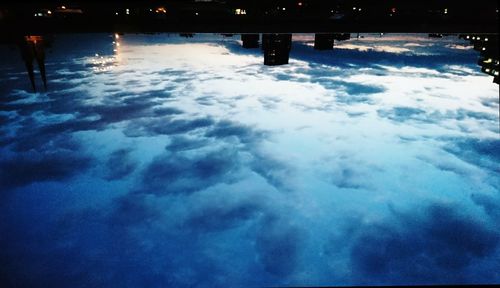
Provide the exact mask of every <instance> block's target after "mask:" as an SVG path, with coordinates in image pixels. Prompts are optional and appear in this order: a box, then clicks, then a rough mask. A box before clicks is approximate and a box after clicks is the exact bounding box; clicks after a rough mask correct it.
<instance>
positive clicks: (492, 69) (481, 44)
mask: <svg viewBox="0 0 500 288" xmlns="http://www.w3.org/2000/svg"><path fill="white" fill-rule="evenodd" d="M459 38H461V39H465V40H468V41H469V43H470V44H472V45H474V50H476V51H479V53H480V56H479V60H478V62H477V64H478V65H479V66H481V71H482V72H483V73H486V74H488V75H491V76H493V82H494V83H496V84H499V79H498V75H499V72H500V69H499V68H500V67H499V57H498V48H499V47H498V34H473V35H468V34H462V35H459Z"/></svg>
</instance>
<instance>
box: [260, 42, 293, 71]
mask: <svg viewBox="0 0 500 288" xmlns="http://www.w3.org/2000/svg"><path fill="white" fill-rule="evenodd" d="M291 48H292V34H262V50H264V65H268V66H275V65H283V64H288V60H289V58H290V50H291Z"/></svg>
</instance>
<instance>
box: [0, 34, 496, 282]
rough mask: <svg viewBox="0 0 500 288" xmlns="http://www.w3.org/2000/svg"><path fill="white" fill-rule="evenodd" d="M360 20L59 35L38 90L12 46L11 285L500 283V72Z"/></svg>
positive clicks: (421, 38)
mask: <svg viewBox="0 0 500 288" xmlns="http://www.w3.org/2000/svg"><path fill="white" fill-rule="evenodd" d="M354 35H355V34H353V36H354ZM362 35H363V36H364V38H361V39H351V40H348V41H343V42H336V44H335V50H333V51H315V50H313V42H314V41H313V40H314V38H313V35H308V34H294V36H293V44H292V50H291V54H290V64H288V65H283V66H275V67H269V66H264V65H263V56H262V51H261V50H260V49H243V48H241V41H239V36H238V37H237V36H235V37H233V38H223V37H222V36H220V35H213V34H197V35H195V36H194V37H193V38H182V37H179V36H177V35H174V34H171V35H167V34H160V35H122V36H120V37H119V39H115V37H114V35H107V34H82V35H71V34H66V35H64V34H61V35H57V36H55V39H54V42H53V43H52V45H51V48H48V49H47V51H46V54H47V55H46V69H47V78H48V90H47V91H46V92H39V93H33V92H32V89H31V87H30V83H29V79H28V76H27V75H26V72H25V70H24V64H23V62H22V58H21V55H20V53H19V51H17V50H16V47H15V46H12V47H11V46H7V45H2V46H0V55H1V56H0V57H1V59H0V60H1V61H0V211H1V213H0V248H1V249H0V267H1V268H0V282H1V283H3V284H2V285H0V286H2V287H213V286H216V287H259V286H287V285H290V286H292V285H296V286H319V285H379V284H386V285H396V284H403V285H411V284H443V283H447V284H450V283H462V284H463V283H486V284H488V283H490V284H491V283H499V282H500V247H499V243H500V226H499V224H498V223H500V192H499V191H500V174H499V173H500V165H499V164H498V163H500V138H499V133H500V131H499V98H498V92H499V90H498V89H499V88H498V85H497V84H494V83H492V78H491V76H488V75H485V74H483V73H481V71H480V67H479V66H478V65H477V59H478V56H479V55H478V52H476V51H474V50H473V49H472V47H471V46H469V45H468V42H466V41H464V40H459V39H458V38H457V37H456V36H449V37H444V38H442V39H432V38H427V35H419V34H401V35H397V34H387V35H384V36H383V37H380V36H379V35H378V34H377V35H375V34H373V35H369V34H362ZM118 44H119V45H118ZM36 80H37V85H38V87H37V88H38V90H39V91H43V88H42V86H41V80H40V77H39V75H36Z"/></svg>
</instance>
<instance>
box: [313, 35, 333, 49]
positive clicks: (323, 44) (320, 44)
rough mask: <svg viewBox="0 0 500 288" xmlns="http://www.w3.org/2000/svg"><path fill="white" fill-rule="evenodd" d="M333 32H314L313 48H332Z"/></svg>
mask: <svg viewBox="0 0 500 288" xmlns="http://www.w3.org/2000/svg"><path fill="white" fill-rule="evenodd" d="M333 39H334V34H326V33H316V34H314V49H315V50H333Z"/></svg>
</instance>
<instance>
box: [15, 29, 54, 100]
mask: <svg viewBox="0 0 500 288" xmlns="http://www.w3.org/2000/svg"><path fill="white" fill-rule="evenodd" d="M18 46H19V50H20V51H21V56H22V58H23V61H24V64H25V65H26V70H27V72H28V76H29V78H30V82H31V87H32V88H33V91H35V92H36V85H35V73H34V66H33V61H34V60H36V62H37V64H38V70H39V71H40V76H41V77H42V82H43V86H44V88H45V90H47V77H46V73H45V48H44V40H43V37H42V36H25V37H23V38H22V39H20V40H19V42H18Z"/></svg>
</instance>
